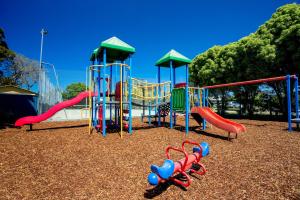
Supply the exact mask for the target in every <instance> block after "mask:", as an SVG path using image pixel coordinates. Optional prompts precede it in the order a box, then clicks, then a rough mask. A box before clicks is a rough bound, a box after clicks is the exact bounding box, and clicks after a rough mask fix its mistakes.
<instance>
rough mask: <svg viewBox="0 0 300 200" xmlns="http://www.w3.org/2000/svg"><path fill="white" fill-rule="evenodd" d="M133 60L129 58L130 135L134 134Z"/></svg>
mask: <svg viewBox="0 0 300 200" xmlns="http://www.w3.org/2000/svg"><path fill="white" fill-rule="evenodd" d="M131 65H132V59H131V55H130V56H129V67H130V68H129V94H128V96H129V127H128V129H129V130H128V132H129V134H132V96H131V95H132V94H131V93H132V92H131V91H132V80H131V75H132V66H131Z"/></svg>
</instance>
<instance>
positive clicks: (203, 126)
mask: <svg viewBox="0 0 300 200" xmlns="http://www.w3.org/2000/svg"><path fill="white" fill-rule="evenodd" d="M205 90H206V89H202V105H203V107H205V105H206V103H205ZM205 129H206V121H205V119H204V118H203V119H202V130H205Z"/></svg>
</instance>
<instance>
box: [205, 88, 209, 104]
mask: <svg viewBox="0 0 300 200" xmlns="http://www.w3.org/2000/svg"><path fill="white" fill-rule="evenodd" d="M205 90H206V91H205V106H206V107H208V89H205Z"/></svg>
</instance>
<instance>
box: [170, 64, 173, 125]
mask: <svg viewBox="0 0 300 200" xmlns="http://www.w3.org/2000/svg"><path fill="white" fill-rule="evenodd" d="M172 65H173V63H172V60H170V79H171V87H170V90H171V91H170V92H171V96H170V128H173V108H172V107H173V103H172V90H173V87H174V85H173V66H172Z"/></svg>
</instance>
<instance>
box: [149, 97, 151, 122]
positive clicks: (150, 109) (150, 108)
mask: <svg viewBox="0 0 300 200" xmlns="http://www.w3.org/2000/svg"><path fill="white" fill-rule="evenodd" d="M148 112H149V113H148V125H149V126H150V125H151V104H150V101H149V102H148Z"/></svg>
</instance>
